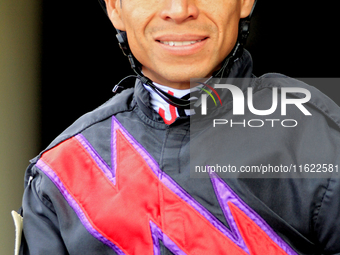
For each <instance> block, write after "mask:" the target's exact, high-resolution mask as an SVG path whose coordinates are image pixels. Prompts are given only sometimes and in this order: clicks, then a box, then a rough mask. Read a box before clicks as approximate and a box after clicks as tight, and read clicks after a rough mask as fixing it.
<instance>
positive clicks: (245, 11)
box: [240, 0, 255, 18]
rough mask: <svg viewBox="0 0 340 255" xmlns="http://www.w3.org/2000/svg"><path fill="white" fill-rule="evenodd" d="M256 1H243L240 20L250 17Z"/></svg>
mask: <svg viewBox="0 0 340 255" xmlns="http://www.w3.org/2000/svg"><path fill="white" fill-rule="evenodd" d="M254 2H255V0H242V1H241V12H240V18H246V17H248V16H249V14H250V12H251V10H252V8H253V5H254Z"/></svg>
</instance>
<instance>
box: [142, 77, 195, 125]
mask: <svg viewBox="0 0 340 255" xmlns="http://www.w3.org/2000/svg"><path fill="white" fill-rule="evenodd" d="M154 85H156V86H157V87H158V88H160V89H161V90H163V91H165V92H167V93H169V94H170V95H173V96H175V97H177V98H182V97H183V96H185V95H187V94H189V93H190V89H174V88H170V87H167V86H163V85H160V84H157V83H154ZM144 87H145V88H146V89H147V91H149V92H150V97H151V100H150V103H151V105H152V107H153V109H154V110H155V111H156V112H157V113H158V114H159V115H160V116H161V117H162V118H163V120H164V122H165V124H167V125H170V124H172V123H173V122H174V121H175V120H176V119H177V118H178V117H179V113H178V110H177V108H176V107H175V106H173V105H170V104H169V103H167V102H166V101H164V99H162V98H161V97H160V96H159V95H158V94H157V93H156V92H154V91H153V90H152V89H151V88H150V87H148V86H145V85H144ZM185 114H186V115H191V111H190V109H186V110H185Z"/></svg>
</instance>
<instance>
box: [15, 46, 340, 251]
mask: <svg viewBox="0 0 340 255" xmlns="http://www.w3.org/2000/svg"><path fill="white" fill-rule="evenodd" d="M251 72H252V62H251V57H250V55H249V53H248V52H246V51H245V52H244V54H243V56H242V57H241V58H240V59H239V60H238V61H237V62H235V64H234V66H233V69H232V71H231V74H230V77H233V79H231V78H230V79H229V80H228V82H230V83H233V84H237V86H239V87H240V88H241V89H242V90H243V91H244V92H245V93H246V91H247V87H249V86H251V87H253V90H254V96H253V103H254V106H256V107H257V108H258V109H268V108H269V107H270V105H271V103H272V88H273V87H279V88H280V87H303V88H306V89H308V90H309V91H310V92H311V94H312V98H311V100H310V101H309V102H308V103H306V104H304V106H305V107H306V109H307V110H308V111H309V112H310V113H311V114H312V116H305V115H304V114H302V113H301V111H300V110H299V109H298V108H297V107H293V106H292V107H290V106H289V108H288V109H287V115H286V116H282V115H281V113H280V111H279V110H277V111H275V112H274V113H273V114H272V115H270V116H262V117H259V116H255V115H253V114H252V113H250V112H249V111H246V112H245V115H243V116H235V115H233V114H232V97H231V94H230V93H228V91H226V90H221V91H218V92H219V94H220V96H221V100H222V101H223V102H224V104H223V106H220V105H217V106H215V105H213V104H211V102H210V103H209V107H208V116H207V117H202V116H200V114H196V115H194V116H193V117H191V118H190V117H179V118H178V119H177V120H176V121H175V122H174V123H173V124H171V125H166V124H165V123H164V122H163V120H162V118H161V117H160V116H159V115H158V114H157V113H156V112H154V110H153V109H152V107H151V105H150V98H149V94H148V92H147V91H146V90H145V88H144V87H143V86H142V84H140V83H139V82H138V81H137V82H136V85H135V88H134V89H127V90H125V91H123V92H121V93H120V94H118V95H116V96H114V97H113V98H112V99H111V100H109V101H108V102H106V103H105V104H104V105H102V106H100V107H99V108H97V109H95V110H94V111H92V112H90V113H88V114H86V115H84V116H82V117H81V118H80V119H78V120H77V121H76V122H75V123H74V124H73V125H72V126H70V127H69V128H68V129H66V130H65V131H64V132H63V133H62V134H61V135H60V136H59V137H57V138H56V139H55V140H54V141H53V142H52V143H51V145H50V146H49V147H48V148H47V149H46V150H45V151H43V152H42V153H41V154H40V155H39V156H37V157H36V158H35V159H33V160H32V162H31V165H30V166H29V168H28V169H27V171H26V188H25V193H24V199H23V206H22V207H23V219H24V230H23V233H24V238H23V242H22V247H21V252H22V253H23V254H186V253H188V254H340V196H339V195H340V182H339V179H338V175H339V174H338V173H337V166H338V164H339V163H340V159H339V155H340V154H339V149H340V132H339V131H340V128H339V125H340V111H339V108H338V106H336V105H335V104H334V103H333V102H332V101H331V100H330V99H329V98H328V97H326V96H325V95H323V94H322V93H321V92H319V91H318V90H316V89H315V88H312V87H310V86H308V85H306V84H304V83H302V82H300V81H298V80H294V79H291V78H288V77H284V76H282V75H277V74H268V75H265V76H262V77H260V78H256V77H254V76H253V75H252V74H251ZM234 78H246V79H244V80H241V81H240V80H238V79H234ZM300 96H301V95H300V94H298V93H295V94H294V93H291V94H289V98H298V97H300ZM196 110H197V113H198V111H199V110H198V109H196ZM213 119H222V120H228V125H218V126H216V127H213V126H212V120H213ZM267 119H275V120H276V121H275V122H273V121H268V120H267ZM284 119H288V120H295V121H296V123H298V124H297V125H296V126H295V127H291V128H288V127H284V126H282V125H281V123H282V121H283V120H284ZM249 120H253V121H251V122H249ZM260 120H262V121H263V123H264V125H263V126H261V127H252V126H251V125H259V123H260V124H261V123H262V122H260ZM277 120H279V121H277ZM232 121H234V123H235V122H238V123H241V124H234V126H233V127H231V126H230V122H232ZM249 123H251V124H250V125H249ZM286 123H288V122H286ZM294 123H295V122H294ZM273 124H275V126H274V127H273ZM287 125H288V124H287ZM313 164H314V167H315V169H317V168H318V166H320V169H326V170H325V171H327V173H326V174H325V173H322V174H319V175H318V173H314V174H313V175H312V173H311V169H312V168H313ZM323 164H325V165H323ZM218 166H220V167H221V169H222V167H223V166H231V167H235V169H237V172H234V173H232V175H228V173H226V171H220V172H219V173H211V172H210V173H208V172H206V171H205V170H204V169H207V168H209V167H210V169H212V168H211V167H215V168H214V169H215V170H218ZM246 166H248V169H250V168H251V167H252V166H257V167H258V168H257V169H262V170H263V169H264V168H263V167H264V166H267V168H268V169H270V166H272V167H273V168H274V167H276V169H280V167H281V169H283V170H285V171H283V170H282V171H281V172H274V173H273V174H272V175H264V174H263V173H262V172H255V173H249V172H245V171H243V172H241V171H240V170H241V169H243V170H245V169H246V168H245V167H246ZM323 166H324V167H325V168H322V167H323ZM242 167H243V168H242ZM294 168H295V170H296V172H294ZM197 169H201V172H200V173H197ZM224 169H226V168H224ZM254 169H255V168H254ZM288 169H290V171H291V172H288ZM301 169H302V170H301ZM286 170H287V171H286ZM300 170H301V172H299V171H300ZM331 170H333V171H332V172H330V171H331ZM307 171H308V172H307ZM313 171H314V170H313ZM267 177H270V178H267Z"/></svg>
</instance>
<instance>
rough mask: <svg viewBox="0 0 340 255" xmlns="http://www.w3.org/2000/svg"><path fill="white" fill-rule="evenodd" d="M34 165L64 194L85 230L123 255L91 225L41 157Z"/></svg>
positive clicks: (119, 254)
mask: <svg viewBox="0 0 340 255" xmlns="http://www.w3.org/2000/svg"><path fill="white" fill-rule="evenodd" d="M36 166H37V167H38V168H39V169H40V170H41V171H42V172H44V173H45V174H46V175H47V176H48V178H49V179H50V180H51V181H52V182H53V183H54V185H55V186H56V187H57V188H58V189H59V190H60V192H61V194H62V195H63V196H64V198H65V200H66V201H67V202H68V204H69V205H70V206H71V208H72V209H73V210H74V211H75V213H76V214H77V216H78V218H79V220H80V221H81V223H82V224H83V225H84V227H85V228H86V229H87V231H88V232H89V233H90V234H91V235H92V236H93V237H95V238H96V239H98V240H99V241H101V242H102V243H104V244H106V245H107V246H109V247H110V248H111V249H113V250H114V251H115V252H116V253H117V254H118V255H124V254H125V253H124V252H123V251H122V250H121V249H119V247H118V246H116V245H115V244H114V243H112V242H111V241H110V240H108V239H107V238H106V237H104V236H103V235H102V234H101V233H99V232H98V231H97V230H96V229H95V228H93V227H92V225H91V223H90V222H89V221H88V219H87V218H86V216H85V214H84V212H83V211H82V209H81V208H80V207H79V205H78V203H77V201H76V200H74V198H73V197H72V196H71V194H70V193H69V192H68V191H67V189H66V187H65V186H64V184H63V182H62V181H61V180H60V179H59V177H58V176H57V174H56V173H55V172H54V171H53V170H52V169H51V168H50V167H49V166H48V165H47V164H45V162H43V161H42V160H41V159H39V160H38V162H37V163H36Z"/></svg>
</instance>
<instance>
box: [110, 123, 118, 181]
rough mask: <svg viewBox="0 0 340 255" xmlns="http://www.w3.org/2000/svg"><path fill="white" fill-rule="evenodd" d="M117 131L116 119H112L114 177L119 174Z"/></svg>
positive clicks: (112, 165) (112, 166)
mask: <svg viewBox="0 0 340 255" xmlns="http://www.w3.org/2000/svg"><path fill="white" fill-rule="evenodd" d="M116 137H117V136H116V129H115V122H114V119H113V118H112V122H111V168H112V173H113V176H115V177H116V174H117V153H116V151H117V147H116V146H117V145H116V143H117V138H116Z"/></svg>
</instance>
